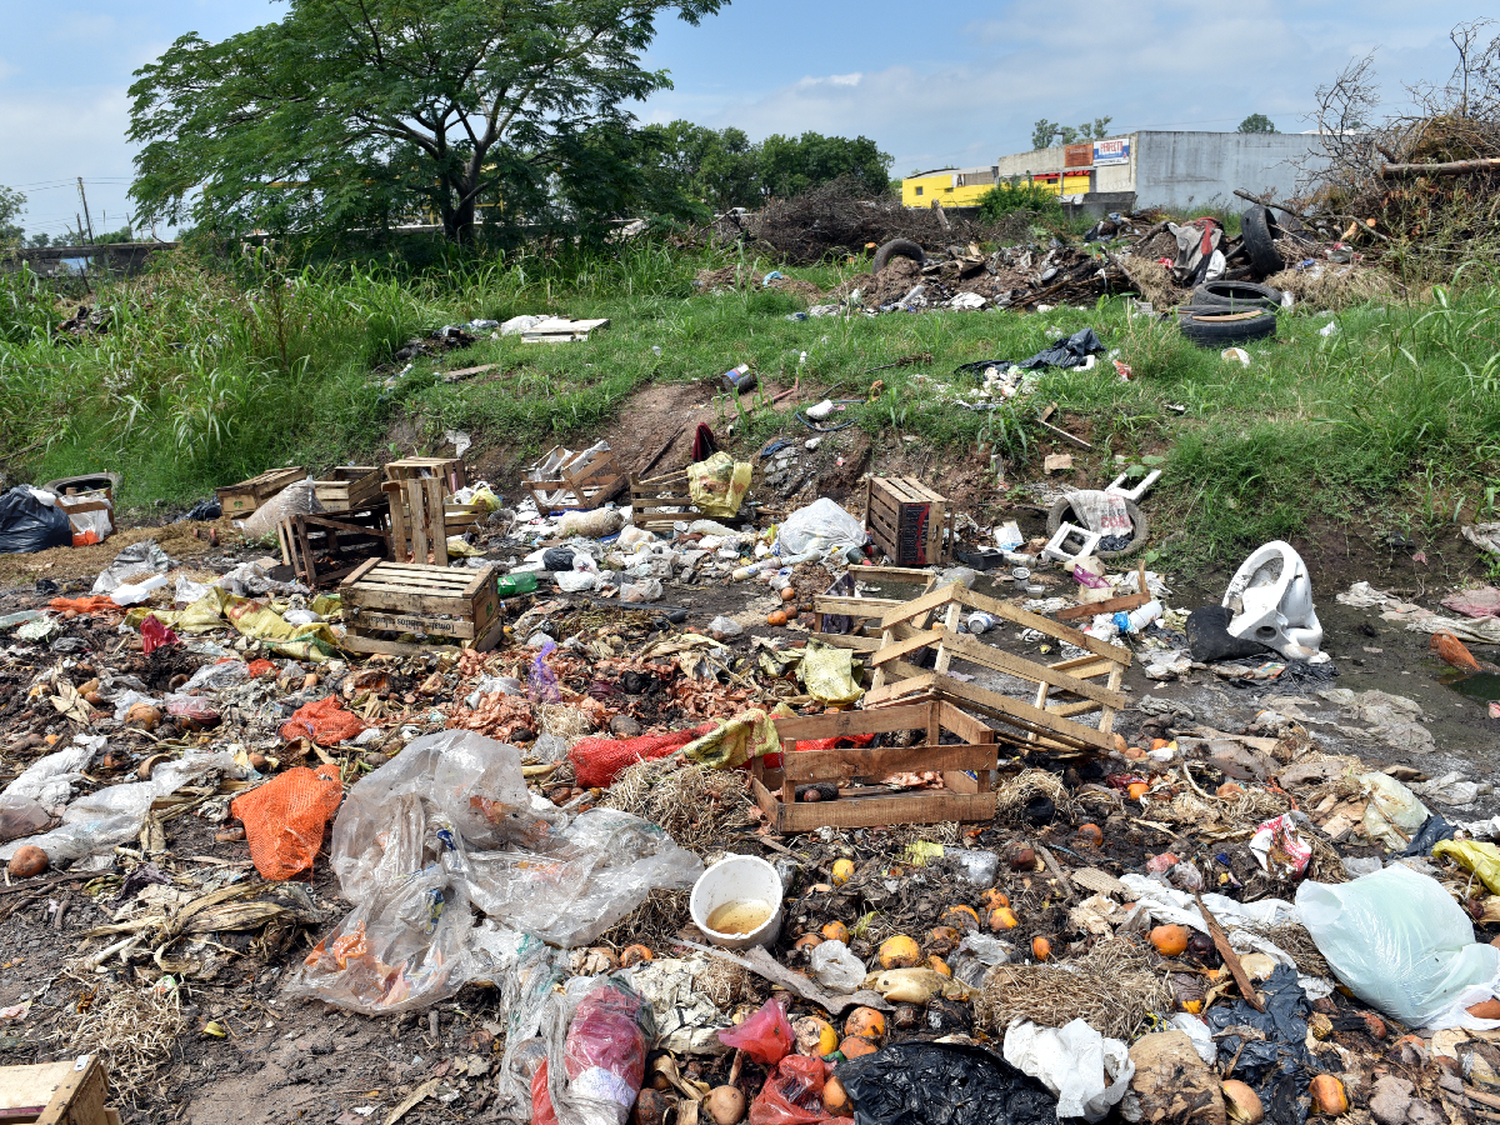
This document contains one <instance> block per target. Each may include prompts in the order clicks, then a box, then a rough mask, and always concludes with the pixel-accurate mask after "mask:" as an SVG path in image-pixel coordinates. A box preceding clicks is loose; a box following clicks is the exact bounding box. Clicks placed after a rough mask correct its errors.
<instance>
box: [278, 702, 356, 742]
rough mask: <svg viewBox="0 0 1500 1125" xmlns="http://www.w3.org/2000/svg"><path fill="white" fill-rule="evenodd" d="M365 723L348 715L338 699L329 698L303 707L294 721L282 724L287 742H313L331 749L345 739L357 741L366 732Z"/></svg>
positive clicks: (293, 716) (299, 708) (297, 710)
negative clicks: (297, 739)
mask: <svg viewBox="0 0 1500 1125" xmlns="http://www.w3.org/2000/svg"><path fill="white" fill-rule="evenodd" d="M365 726H366V724H365V721H364V720H363V719H361V718H360V717H359V716H358V715H355V714H352V713H351V712H348V711H345V710H344V709H343V707H341V706H340V705H339V701H338V698H337V697H336V696H332V695H330V696H328V697H327V698H325V699H319V700H316V701H315V702H312V703H307V704H304V705H303V706H301V707H298V708H297V709H296V710H295V711H293V712H292V717H291V718H290V719H288V720H287V721H286V722H284V723H282V724H281V737H282V740H283V741H285V742H290V741H291V740H292V739H294V738H310V739H312V740H313V741H314V742H316V743H317V744H318V745H319V746H332V745H333V744H334V743H336V742H343V741H344V740H345V739H346V738H354V737H356V736H358V735H359V734H360V733H362V732H363V731H364V729H365Z"/></svg>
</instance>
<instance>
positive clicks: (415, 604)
mask: <svg viewBox="0 0 1500 1125" xmlns="http://www.w3.org/2000/svg"><path fill="white" fill-rule="evenodd" d="M497 573H498V572H497V571H496V570H495V568H494V567H485V568H484V569H483V570H450V569H449V568H448V567H445V566H420V565H417V564H415V563H393V562H387V561H384V560H381V559H371V560H370V561H369V562H367V563H365V564H364V565H363V566H361V567H360V568H359V569H358V570H356V571H355V572H354V573H353V574H351V575H349V577H348V578H346V579H344V581H343V582H342V583H341V584H340V585H339V594H340V595H341V597H342V600H343V605H344V624H345V626H346V628H347V632H346V634H345V637H344V647H345V648H347V649H349V650H350V651H351V652H383V653H395V654H398V655H405V654H412V653H420V652H423V651H425V650H426V648H427V647H428V646H430V645H440V644H456V645H461V646H462V647H464V648H475V649H479V650H481V651H483V650H487V649H490V648H493V647H494V646H495V644H496V643H497V642H498V641H499V639H500V635H501V632H502V628H503V618H502V617H501V615H500V593H499V589H498V585H497V582H496V575H497ZM385 633H398V634H399V633H415V634H418V635H420V636H426V637H428V638H429V640H428V642H427V644H426V645H423V644H420V643H417V644H414V643H411V642H406V641H399V640H391V639H387V638H385V637H384V636H382V634H385Z"/></svg>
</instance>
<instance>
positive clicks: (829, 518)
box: [776, 496, 867, 558]
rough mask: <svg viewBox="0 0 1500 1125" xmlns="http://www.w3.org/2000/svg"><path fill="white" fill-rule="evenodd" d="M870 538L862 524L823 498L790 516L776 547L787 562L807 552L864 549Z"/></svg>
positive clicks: (783, 526)
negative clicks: (845, 548) (791, 556)
mask: <svg viewBox="0 0 1500 1125" xmlns="http://www.w3.org/2000/svg"><path fill="white" fill-rule="evenodd" d="M866 538H867V536H866V535H865V529H864V525H863V524H861V523H860V522H859V520H857V519H855V518H854V517H853V516H851V515H850V514H849V513H848V512H846V511H844V509H843V508H841V507H839V506H838V505H837V504H835V503H834V502H833V501H832V500H830V499H828V497H826V496H823V497H820V498H819V499H817V500H814V501H813V502H812V503H811V504H809V505H808V506H807V507H805V508H798V509H797V510H796V511H795V512H793V513H792V514H791V515H789V516H787V518H786V520H785V522H783V523H782V525H781V527H780V528H779V529H778V530H777V532H776V545H777V547H778V548H779V549H780V551H781V556H782V558H786V557H787V556H789V555H800V554H802V553H803V552H805V551H835V550H838V549H839V548H841V547H863V546H864V545H865V539H866Z"/></svg>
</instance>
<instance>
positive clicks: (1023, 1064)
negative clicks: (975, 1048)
mask: <svg viewBox="0 0 1500 1125" xmlns="http://www.w3.org/2000/svg"><path fill="white" fill-rule="evenodd" d="M1004 1053H1005V1061H1006V1062H1008V1063H1010V1065H1011V1066H1013V1067H1016V1068H1017V1069H1019V1070H1021V1071H1024V1072H1025V1073H1026V1074H1029V1075H1031V1077H1033V1078H1036V1079H1039V1080H1040V1081H1041V1083H1042V1084H1043V1085H1044V1086H1046V1087H1047V1089H1049V1090H1051V1091H1052V1092H1053V1093H1054V1094H1056V1095H1057V1116H1058V1119H1059V1120H1061V1119H1062V1118H1064V1117H1082V1118H1084V1119H1085V1120H1087V1121H1101V1120H1103V1119H1104V1117H1105V1116H1106V1115H1107V1114H1108V1113H1109V1111H1110V1110H1111V1109H1112V1108H1113V1107H1114V1106H1115V1105H1117V1104H1118V1103H1119V1101H1120V1099H1121V1098H1123V1097H1124V1096H1125V1092H1126V1091H1127V1090H1129V1089H1130V1080H1131V1078H1133V1077H1134V1076H1135V1063H1133V1062H1131V1061H1130V1048H1128V1047H1127V1046H1125V1044H1124V1043H1123V1042H1121V1041H1120V1040H1118V1039H1106V1038H1104V1036H1103V1035H1101V1034H1100V1033H1099V1032H1097V1031H1095V1030H1094V1029H1093V1028H1092V1027H1090V1026H1089V1025H1088V1023H1087V1021H1085V1020H1081V1019H1076V1020H1074V1021H1073V1022H1072V1023H1069V1024H1067V1025H1066V1026H1064V1027H1038V1026H1037V1025H1036V1024H1034V1023H1032V1022H1031V1021H1030V1020H1015V1021H1014V1022H1012V1023H1011V1025H1010V1027H1009V1028H1007V1029H1006V1032H1005V1047H1004Z"/></svg>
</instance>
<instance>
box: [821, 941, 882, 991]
mask: <svg viewBox="0 0 1500 1125" xmlns="http://www.w3.org/2000/svg"><path fill="white" fill-rule="evenodd" d="M809 967H810V968H811V969H812V974H813V977H814V978H815V979H816V980H817V982H818V983H819V984H821V985H822V986H823V987H824V988H826V989H828V990H829V991H831V992H842V993H850V992H853V991H855V990H856V989H858V988H859V987H860V986H861V985H863V984H864V982H865V977H866V976H867V975H868V973H869V970H868V969H867V968H866V967H865V963H864V962H863V961H861V960H860V959H859V958H858V957H856V956H855V955H854V954H853V953H851V952H849V947H848V946H847V945H845V944H844V943H843V942H841V941H825V942H822V943H821V944H819V945H816V946H814V947H813V951H812V956H811V961H810V963H809Z"/></svg>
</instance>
